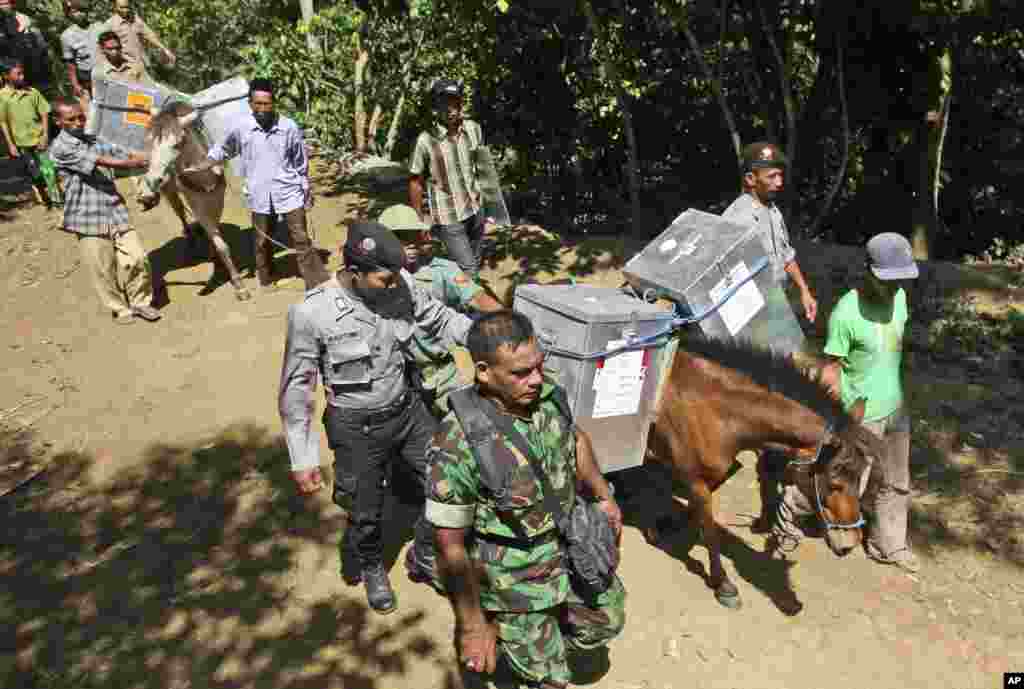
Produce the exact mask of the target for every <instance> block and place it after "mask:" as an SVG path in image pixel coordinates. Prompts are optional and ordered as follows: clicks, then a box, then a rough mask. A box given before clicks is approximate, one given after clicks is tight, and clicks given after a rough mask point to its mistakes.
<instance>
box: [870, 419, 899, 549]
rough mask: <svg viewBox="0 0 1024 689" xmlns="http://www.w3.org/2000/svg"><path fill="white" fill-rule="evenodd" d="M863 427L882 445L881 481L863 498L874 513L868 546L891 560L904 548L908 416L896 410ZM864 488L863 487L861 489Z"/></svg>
mask: <svg viewBox="0 0 1024 689" xmlns="http://www.w3.org/2000/svg"><path fill="white" fill-rule="evenodd" d="M864 427H865V428H867V429H868V430H869V431H871V432H872V433H874V434H875V435H877V436H878V437H879V438H881V439H882V443H883V444H884V445H885V457H882V458H880V461H882V462H884V463H885V464H884V465H883V466H884V473H883V475H884V476H885V480H884V481H880V482H879V485H878V490H876V491H874V494H873V495H865V498H866V500H865V502H866V505H865V506H866V507H867V508H868V509H869V510H870V511H873V512H874V513H875V523H874V525H873V527H872V528H871V529H869V530H868V533H867V541H868V543H867V547H868V549H869V550H873V551H874V552H875V553H876V554H877V555H880V556H881V557H886V558H888V557H892V555H893V554H894V553H896V552H897V551H899V550H903V549H904V548H906V547H907V511H908V510H909V509H910V417H908V416H907V414H906V412H905V411H904V410H902V409H899V410H897V411H895V412H893V413H892V414H890V415H889V416H887V417H885V418H884V419H879V420H878V421H866V422H865V423H864ZM864 487H866V485H864V486H862V488H864Z"/></svg>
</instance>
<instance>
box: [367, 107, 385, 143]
mask: <svg viewBox="0 0 1024 689" xmlns="http://www.w3.org/2000/svg"><path fill="white" fill-rule="evenodd" d="M383 115H384V110H383V109H381V107H380V103H378V104H377V105H374V106H373V114H372V115H370V125H369V127H368V128H367V132H366V148H367V150H368V151H371V152H372V153H376V152H377V130H378V129H380V120H381V117H382V116H383Z"/></svg>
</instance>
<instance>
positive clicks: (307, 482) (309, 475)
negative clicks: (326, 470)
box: [292, 467, 324, 495]
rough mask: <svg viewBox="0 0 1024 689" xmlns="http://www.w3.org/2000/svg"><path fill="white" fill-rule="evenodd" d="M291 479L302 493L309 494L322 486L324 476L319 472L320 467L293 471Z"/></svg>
mask: <svg viewBox="0 0 1024 689" xmlns="http://www.w3.org/2000/svg"><path fill="white" fill-rule="evenodd" d="M292 479H293V480H294V481H295V485H296V487H298V489H299V493H301V494H302V495H310V494H312V493H315V492H317V491H318V490H320V489H321V488H323V487H324V477H323V474H321V473H320V467H313V468H312V469H300V470H299V471H293V472H292Z"/></svg>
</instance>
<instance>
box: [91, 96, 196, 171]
mask: <svg viewBox="0 0 1024 689" xmlns="http://www.w3.org/2000/svg"><path fill="white" fill-rule="evenodd" d="M92 88H93V97H92V101H91V102H90V105H89V118H88V120H89V122H88V125H87V127H86V133H87V134H91V135H93V136H95V137H96V138H97V139H98V140H99V141H102V142H103V143H107V144H117V145H118V146H121V147H122V148H126V149H128V150H129V151H133V152H135V153H143V152H144V151H145V150H146V127H148V126H149V121H150V120H151V119H152V118H153V112H154V110H155V111H159V110H160V109H161V108H163V107H164V106H165V105H166V104H167V103H169V102H170V101H171V100H172V99H179V100H184V99H186V98H187V96H186V95H185V94H183V93H178V92H177V91H174V90H172V89H169V88H166V87H163V86H159V85H151V84H135V83H129V82H124V81H115V80H113V79H102V78H101V79H96V81H94V82H93V85H92Z"/></svg>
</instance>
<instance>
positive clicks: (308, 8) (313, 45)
mask: <svg viewBox="0 0 1024 689" xmlns="http://www.w3.org/2000/svg"><path fill="white" fill-rule="evenodd" d="M299 9H301V10H302V21H304V22H309V21H310V20H311V19H313V15H314V14H316V10H315V9H314V8H313V0H299ZM306 47H308V48H309V50H310V52H314V53H315V52H318V51H319V50H320V41H318V40H317V38H316V35H315V34H314V33H313V32H312V31H310V32H307V33H306Z"/></svg>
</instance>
